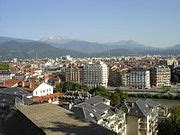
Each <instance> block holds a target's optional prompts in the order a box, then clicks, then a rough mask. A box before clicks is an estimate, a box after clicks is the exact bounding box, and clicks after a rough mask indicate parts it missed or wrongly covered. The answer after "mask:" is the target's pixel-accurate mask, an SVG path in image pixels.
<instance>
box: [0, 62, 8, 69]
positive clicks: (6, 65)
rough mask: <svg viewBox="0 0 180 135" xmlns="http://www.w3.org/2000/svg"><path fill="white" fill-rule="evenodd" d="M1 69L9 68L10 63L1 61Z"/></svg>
mask: <svg viewBox="0 0 180 135" xmlns="http://www.w3.org/2000/svg"><path fill="white" fill-rule="evenodd" d="M0 70H9V64H7V63H0Z"/></svg>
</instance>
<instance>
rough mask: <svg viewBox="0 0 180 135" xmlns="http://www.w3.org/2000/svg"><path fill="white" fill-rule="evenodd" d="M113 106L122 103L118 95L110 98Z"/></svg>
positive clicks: (115, 94)
mask: <svg viewBox="0 0 180 135" xmlns="http://www.w3.org/2000/svg"><path fill="white" fill-rule="evenodd" d="M110 100H111V106H115V105H117V104H118V103H119V102H120V97H119V95H118V94H117V93H112V94H111V96H110Z"/></svg>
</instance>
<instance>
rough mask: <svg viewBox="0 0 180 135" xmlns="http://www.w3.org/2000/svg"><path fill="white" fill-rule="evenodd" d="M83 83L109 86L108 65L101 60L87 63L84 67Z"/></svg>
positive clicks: (92, 85) (91, 85)
mask: <svg viewBox="0 0 180 135" xmlns="http://www.w3.org/2000/svg"><path fill="white" fill-rule="evenodd" d="M83 83H84V84H85V85H87V86H89V87H97V86H99V85H102V86H105V87H107V83H108V67H107V65H106V64H105V63H103V62H101V61H99V62H96V63H88V64H85V65H84V68H83Z"/></svg>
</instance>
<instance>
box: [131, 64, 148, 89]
mask: <svg viewBox="0 0 180 135" xmlns="http://www.w3.org/2000/svg"><path fill="white" fill-rule="evenodd" d="M129 86H130V87H131V88H136V89H144V88H150V71H148V70H147V69H143V68H134V69H131V71H130V73H129Z"/></svg>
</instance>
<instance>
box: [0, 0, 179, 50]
mask: <svg viewBox="0 0 180 135" xmlns="http://www.w3.org/2000/svg"><path fill="white" fill-rule="evenodd" d="M179 6H180V0H0V36H9V37H17V38H27V39H35V40H38V39H40V38H42V37H46V36H50V35H61V36H64V37H68V38H75V39H81V40H87V41H98V42H110V41H120V40H135V41H138V42H140V43H143V44H146V45H149V46H159V47H165V46H171V45H174V44H177V43H180V8H179Z"/></svg>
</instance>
